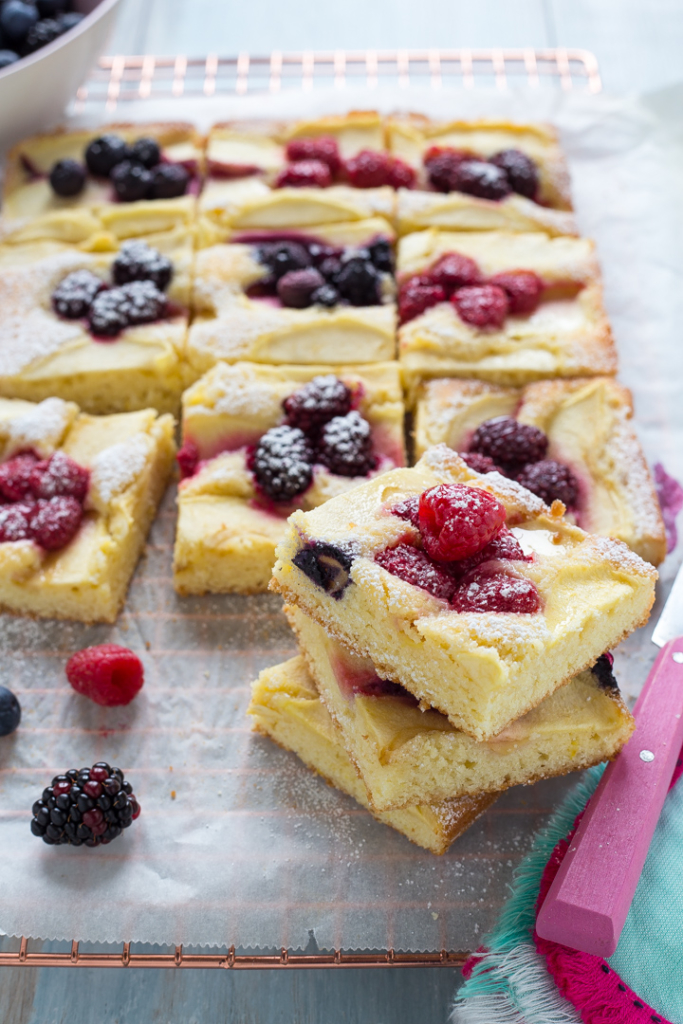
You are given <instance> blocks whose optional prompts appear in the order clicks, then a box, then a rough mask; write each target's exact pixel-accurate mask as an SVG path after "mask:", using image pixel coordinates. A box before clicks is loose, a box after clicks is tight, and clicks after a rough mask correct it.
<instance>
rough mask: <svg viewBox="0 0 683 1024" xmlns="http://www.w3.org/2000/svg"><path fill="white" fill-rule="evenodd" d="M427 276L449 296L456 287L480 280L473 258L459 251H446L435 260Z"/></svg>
mask: <svg viewBox="0 0 683 1024" xmlns="http://www.w3.org/2000/svg"><path fill="white" fill-rule="evenodd" d="M428 277H429V280H430V281H432V282H433V283H434V284H438V285H441V287H442V288H443V290H444V291H445V292H446V294H447V295H448V296H449V297H450V296H451V295H452V294H453V292H454V291H456V289H458V288H463V287H464V286H465V285H471V284H479V283H480V282H481V280H482V275H481V271H480V270H479V267H478V266H477V264H476V263H475V262H474V260H471V259H470V258H469V256H461V254H460V253H459V252H447V253H446V255H445V256H442V257H441V259H439V260H437V262H436V263H435V264H434V266H433V267H432V268H431V270H430V271H429V274H428Z"/></svg>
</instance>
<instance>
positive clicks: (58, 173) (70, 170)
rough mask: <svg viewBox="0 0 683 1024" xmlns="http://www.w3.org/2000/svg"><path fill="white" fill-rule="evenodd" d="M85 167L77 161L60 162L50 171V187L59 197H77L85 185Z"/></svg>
mask: <svg viewBox="0 0 683 1024" xmlns="http://www.w3.org/2000/svg"><path fill="white" fill-rule="evenodd" d="M85 176H86V175H85V167H84V166H83V164H79V163H78V161H77V160H58V161H57V163H56V164H55V165H54V166H53V168H52V170H51V171H50V185H51V187H52V191H53V192H55V193H56V194H57V195H58V196H77V195H78V193H79V192H82V191H83V187H84V185H85Z"/></svg>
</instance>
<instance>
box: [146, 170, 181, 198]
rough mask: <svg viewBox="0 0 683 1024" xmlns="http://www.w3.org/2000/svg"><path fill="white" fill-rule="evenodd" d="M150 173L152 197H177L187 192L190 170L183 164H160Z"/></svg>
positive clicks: (150, 193)
mask: <svg viewBox="0 0 683 1024" xmlns="http://www.w3.org/2000/svg"><path fill="white" fill-rule="evenodd" d="M150 173H151V175H152V182H151V185H150V188H149V198H150V199H177V198H178V196H184V195H185V193H186V192H187V186H188V184H189V182H190V172H189V171H187V170H186V169H185V168H184V167H183V166H182V164H159V165H158V167H155V168H154V169H153V170H152V171H151V172H150Z"/></svg>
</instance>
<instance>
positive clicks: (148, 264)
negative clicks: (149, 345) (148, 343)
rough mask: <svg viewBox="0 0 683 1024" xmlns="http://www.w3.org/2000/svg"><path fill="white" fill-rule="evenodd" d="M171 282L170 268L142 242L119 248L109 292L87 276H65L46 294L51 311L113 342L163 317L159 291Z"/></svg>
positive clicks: (83, 273) (80, 273)
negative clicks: (85, 323)
mask: <svg viewBox="0 0 683 1024" xmlns="http://www.w3.org/2000/svg"><path fill="white" fill-rule="evenodd" d="M172 277H173V265H172V264H171V261H170V260H169V259H168V258H167V257H166V256H163V255H162V254H161V253H160V252H159V251H158V250H157V249H153V248H152V247H151V246H149V245H147V244H146V243H145V242H139V241H132V242H124V243H123V245H122V246H121V251H120V252H119V253H118V255H117V256H116V258H115V260H114V262H113V264H112V278H113V280H114V282H115V284H116V285H119V286H120V287H115V288H110V287H109V286H108V285H107V283H106V282H105V281H103V280H102V279H101V278H99V277H97V275H96V274H93V273H91V272H90V271H89V270H76V271H74V272H73V273H71V274H68V275H67V276H66V277H65V278H64V279H63V280H62V281H60V283H59V285H58V286H57V287H56V288H55V290H54V292H53V293H52V307H53V309H54V311H55V312H56V313H57V314H58V315H59V316H63V317H66V318H67V319H70V320H79V319H84V318H87V321H88V327H89V329H90V331H91V332H92V333H93V334H94V335H96V336H97V337H100V338H113V337H115V336H116V335H117V334H120V332H121V331H123V330H125V329H126V328H127V327H134V326H136V325H138V324H148V323H152V322H153V321H155V320H160V319H161V318H162V317H164V316H166V314H167V311H168V303H167V299H166V296H165V295H164V289H165V288H167V287H168V285H169V284H170V282H171V279H172Z"/></svg>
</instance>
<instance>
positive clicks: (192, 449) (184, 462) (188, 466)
mask: <svg viewBox="0 0 683 1024" xmlns="http://www.w3.org/2000/svg"><path fill="white" fill-rule="evenodd" d="M176 459H177V460H178V465H179V467H180V478H181V480H185V479H186V477H188V476H194V474H195V472H196V469H197V466H198V465H199V448H198V447H197V445H196V444H195V442H194V441H192V440H191V439H190V438H189V437H188V438H185V440H184V441H183V445H182V448H180V449H179V451H178V454H177V455H176Z"/></svg>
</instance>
